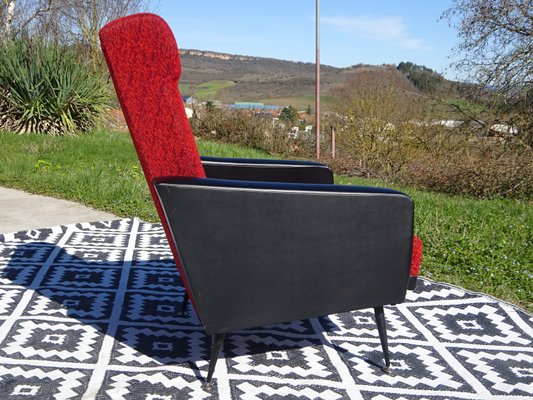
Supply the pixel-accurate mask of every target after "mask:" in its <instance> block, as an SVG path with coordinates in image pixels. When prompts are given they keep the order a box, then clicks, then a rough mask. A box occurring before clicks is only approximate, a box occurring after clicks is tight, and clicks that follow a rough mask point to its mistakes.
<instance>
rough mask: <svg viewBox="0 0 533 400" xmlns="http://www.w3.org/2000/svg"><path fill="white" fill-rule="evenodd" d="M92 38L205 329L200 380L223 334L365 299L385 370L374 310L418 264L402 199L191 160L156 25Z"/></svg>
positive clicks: (137, 24) (300, 171)
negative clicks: (207, 344)
mask: <svg viewBox="0 0 533 400" xmlns="http://www.w3.org/2000/svg"><path fill="white" fill-rule="evenodd" d="M100 39H101V45H102V50H103V52H104V56H105V59H106V62H107V65H108V67H109V70H110V73H111V77H112V79H113V83H114V85H115V89H116V92H117V95H118V99H119V101H120V104H121V106H122V109H123V112H124V116H125V119H126V122H127V124H128V127H129V130H130V133H131V136H132V139H133V143H134V145H135V149H136V151H137V154H138V157H139V159H140V162H141V164H142V167H143V171H144V174H145V177H146V180H147V183H148V187H149V188H150V192H151V194H152V197H153V200H154V203H155V206H156V208H157V211H158V214H159V217H160V218H161V223H162V225H163V227H164V230H165V233H166V236H167V238H168V241H169V244H170V248H171V250H172V253H173V256H174V260H175V262H176V265H177V267H178V269H179V272H180V275H181V278H182V280H183V283H184V286H185V288H186V292H187V298H189V299H190V301H191V303H192V305H193V307H194V309H195V311H196V313H197V315H198V319H199V321H200V322H201V324H202V325H203V327H204V328H205V331H206V333H207V334H209V335H212V337H213V346H212V351H211V358H210V362H209V369H208V374H207V379H206V380H207V382H208V383H209V382H210V381H211V379H212V377H213V373H214V368H215V364H216V361H217V358H218V355H219V352H220V349H221V347H222V343H223V339H224V335H225V334H226V333H227V332H231V331H234V330H238V329H244V328H250V327H255V326H259V325H263V324H272V323H278V322H285V321H291V320H295V319H303V318H310V317H317V316H322V315H327V314H331V313H338V312H344V311H351V310H356V309H361V308H367V307H373V308H374V310H375V315H376V321H377V327H378V332H379V336H380V339H381V344H382V348H383V352H384V358H385V368H384V369H385V370H387V369H388V367H389V366H390V360H389V352H388V347H387V336H386V327H385V317H384V311H383V306H384V305H390V304H397V303H401V302H403V301H404V299H405V295H406V290H407V288H408V285H409V284H410V285H411V286H412V285H413V283H414V281H415V280H416V275H417V273H418V267H419V265H420V255H421V242H420V241H419V240H418V239H417V238H415V241H414V242H413V201H412V200H411V199H410V198H409V197H408V196H407V195H405V194H403V193H401V192H398V191H395V190H390V189H382V188H370V187H358V186H341V185H334V184H333V174H332V172H331V170H330V169H329V168H328V167H327V166H326V165H324V164H321V163H316V162H305V161H276V160H243V159H217V158H212V157H202V158H200V156H199V154H198V151H197V149H196V146H195V142H194V137H193V135H192V132H191V129H190V126H189V123H188V121H187V118H186V115H185V112H184V106H183V103H182V100H181V96H180V93H179V90H178V79H179V77H180V73H181V67H180V61H179V52H178V48H177V45H176V42H175V40H174V37H173V35H172V32H171V30H170V28H169V27H168V25H167V24H166V23H165V22H164V21H163V20H162V19H161V18H160V17H158V16H156V15H153V14H136V15H131V16H128V17H124V18H121V19H118V20H115V21H113V22H111V23H109V24H107V25H106V26H105V27H104V28H102V30H101V31H100ZM413 243H414V244H415V245H414V248H413ZM410 271H411V275H412V276H411V277H410ZM185 301H186V300H185Z"/></svg>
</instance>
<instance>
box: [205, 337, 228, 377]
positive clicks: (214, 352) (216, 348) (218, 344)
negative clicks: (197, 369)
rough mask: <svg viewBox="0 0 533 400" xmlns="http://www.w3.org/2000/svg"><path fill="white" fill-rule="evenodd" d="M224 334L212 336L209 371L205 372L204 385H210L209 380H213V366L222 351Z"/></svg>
mask: <svg viewBox="0 0 533 400" xmlns="http://www.w3.org/2000/svg"><path fill="white" fill-rule="evenodd" d="M224 336H225V333H216V334H214V335H213V344H212V347H211V358H210V359H209V370H208V372H207V379H206V383H207V384H208V385H209V384H210V383H211V378H213V372H215V365H216V363H217V360H218V356H219V354H220V350H221V349H222V343H223V342H224Z"/></svg>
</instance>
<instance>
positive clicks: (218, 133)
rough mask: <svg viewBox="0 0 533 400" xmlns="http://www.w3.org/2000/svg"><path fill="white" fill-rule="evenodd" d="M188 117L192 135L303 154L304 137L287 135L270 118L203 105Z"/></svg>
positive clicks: (285, 152) (273, 150)
mask: <svg viewBox="0 0 533 400" xmlns="http://www.w3.org/2000/svg"><path fill="white" fill-rule="evenodd" d="M197 111H198V112H197V113H196V116H195V117H194V118H192V119H191V127H192V130H193V132H194V135H195V136H199V137H202V138H205V139H209V140H216V141H219V142H224V143H234V144H239V145H242V146H246V147H251V148H254V149H259V150H265V151H267V152H269V153H271V154H286V155H297V156H301V155H305V154H306V153H305V149H306V148H307V145H306V143H305V140H304V139H291V138H289V135H288V132H286V129H283V128H281V127H280V126H273V125H272V121H271V120H268V119H265V118H261V117H258V116H251V115H247V114H246V113H244V112H242V111H236V110H223V109H219V108H214V107H209V106H208V107H206V108H205V109H204V110H197Z"/></svg>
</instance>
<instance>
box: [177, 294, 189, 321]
mask: <svg viewBox="0 0 533 400" xmlns="http://www.w3.org/2000/svg"><path fill="white" fill-rule="evenodd" d="M188 302H189V293H187V291H185V295H184V296H183V301H182V302H181V310H180V312H178V315H179V316H180V317H185V316H186V315H187V303H188Z"/></svg>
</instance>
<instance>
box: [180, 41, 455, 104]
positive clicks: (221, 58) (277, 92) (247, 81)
mask: <svg viewBox="0 0 533 400" xmlns="http://www.w3.org/2000/svg"><path fill="white" fill-rule="evenodd" d="M180 55H181V64H182V77H181V80H180V89H181V91H182V93H183V94H188V95H193V96H196V97H198V98H200V99H203V100H209V99H212V100H221V101H223V102H234V101H265V102H269V100H273V101H276V102H277V103H278V104H280V105H285V104H286V105H288V104H291V103H293V104H294V103H299V105H304V104H306V102H307V104H308V103H309V102H312V101H311V100H312V96H313V95H314V90H315V65H314V64H313V63H303V62H294V61H286V60H278V59H273V58H262V57H250V56H243V55H233V54H224V53H217V52H212V51H202V50H187V49H182V50H180ZM320 71H321V90H322V93H323V94H324V98H325V101H326V103H327V102H328V101H333V99H334V97H333V96H334V94H335V89H337V88H339V87H341V86H342V85H343V84H344V83H345V82H347V81H350V80H353V79H377V80H380V81H383V82H390V83H391V84H393V85H397V86H399V87H401V88H402V89H404V90H407V91H413V92H419V93H426V92H428V93H429V92H431V93H434V91H435V90H439V88H444V87H445V86H446V85H444V84H443V82H444V83H446V82H449V81H447V80H446V79H445V78H443V77H442V76H441V75H439V74H437V73H435V72H434V71H431V70H430V69H429V68H426V67H420V66H416V65H414V64H412V63H401V64H400V65H399V66H398V67H396V66H388V65H387V66H370V65H357V66H353V67H349V68H336V67H332V66H328V65H321V67H320ZM413 71H414V72H413ZM420 71H422V72H421V73H419V72H420ZM417 73H418V75H417ZM421 74H422V75H423V74H426V75H427V76H426V75H424V77H425V78H424V79H426V78H427V79H426V81H428V79H429V81H431V82H433V81H432V80H437V81H438V82H439V84H438V85H433V86H432V85H430V84H427V85H426V86H425V87H424V86H423V85H420V81H421V79H422V78H420V75H421ZM428 76H429V78H428ZM426 81H424V82H426ZM426 83H427V82H426ZM430 86H431V88H430V89H428V88H429V87H430ZM448 86H449V85H448ZM435 88H436V89H435ZM270 102H272V101H270Z"/></svg>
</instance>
